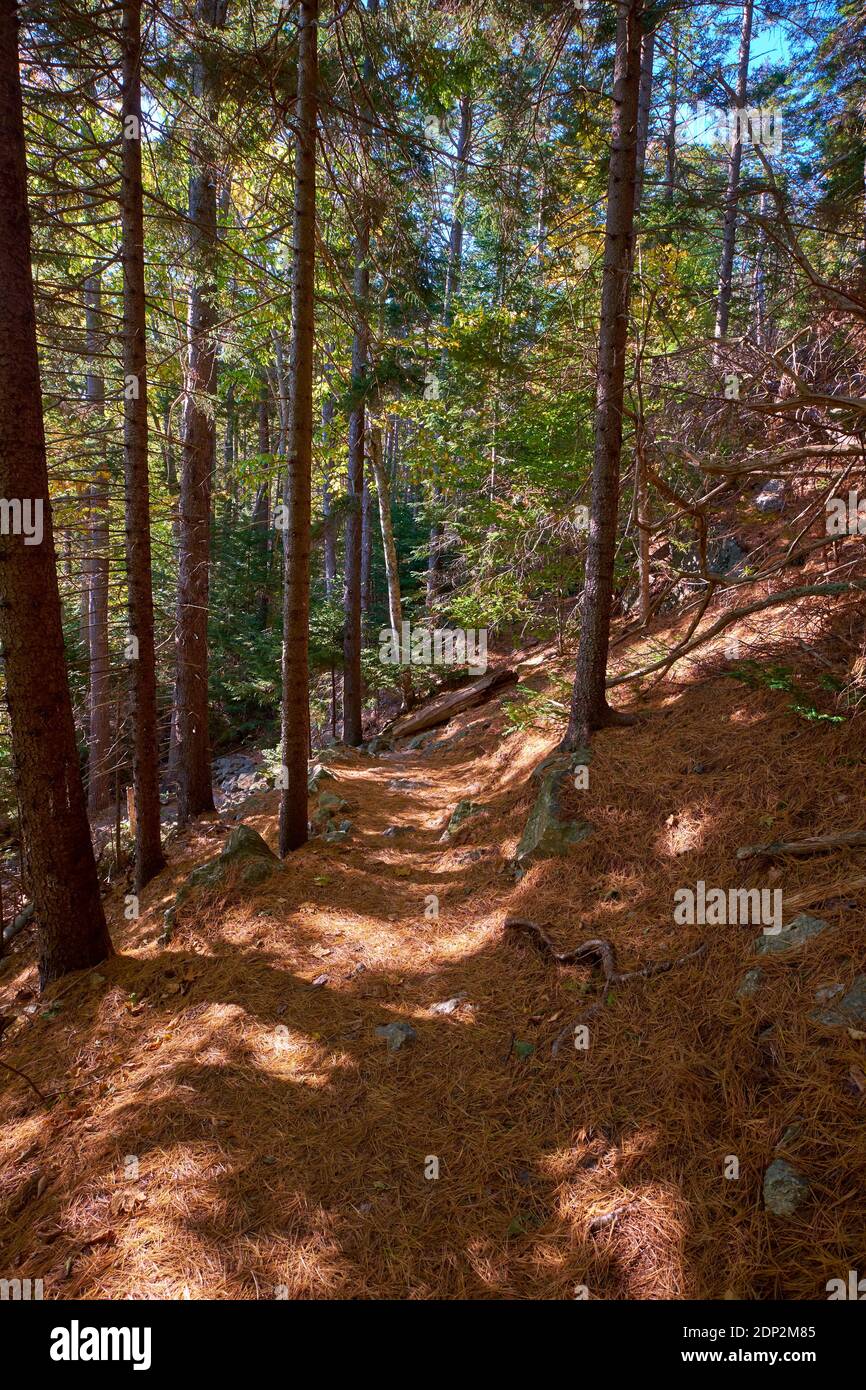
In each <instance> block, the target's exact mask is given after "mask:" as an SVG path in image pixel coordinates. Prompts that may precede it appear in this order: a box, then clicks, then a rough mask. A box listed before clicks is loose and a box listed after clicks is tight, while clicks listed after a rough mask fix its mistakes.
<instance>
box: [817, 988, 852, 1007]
mask: <svg viewBox="0 0 866 1390" xmlns="http://www.w3.org/2000/svg"><path fill="white" fill-rule="evenodd" d="M844 992H845V986H844V985H822V986H821V988H820V989H816V990H815V1003H816V1004H829V1002H830V1000H831V999H835V998H836V995H837V994H844Z"/></svg>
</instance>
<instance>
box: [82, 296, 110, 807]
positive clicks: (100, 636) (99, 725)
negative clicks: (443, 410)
mask: <svg viewBox="0 0 866 1390" xmlns="http://www.w3.org/2000/svg"><path fill="white" fill-rule="evenodd" d="M84 319H85V334H86V339H87V357H88V370H87V381H86V384H85V394H86V397H87V403H88V407H89V411H90V413H91V414H92V417H93V422H94V427H95V430H96V434H97V443H96V467H95V476H94V479H93V482H92V483H91V485H90V489H89V502H90V527H89V534H88V538H87V539H88V554H87V560H86V563H85V573H84V576H83V581H84V594H85V605H86V612H87V652H88V658H89V661H88V667H89V674H90V682H89V688H88V739H87V752H88V759H87V761H88V787H87V792H88V806H89V809H90V811H91V813H92V814H96V813H97V812H99V811H102V810H103V809H104V808H105V807H106V806H107V805H108V802H109V799H110V797H111V778H110V772H109V766H108V762H109V750H110V747H111V703H110V697H109V683H110V678H111V662H110V658H109V649H108V564H109V560H108V555H109V532H108V464H107V460H106V455H105V444H106V441H105V377H104V376H103V372H102V366H101V363H100V358H101V356H102V353H103V352H104V350H105V343H104V339H103V334H102V280H101V275H100V272H99V270H98V269H97V270H94V272H93V274H91V275H88V277H87V279H86V280H85V282H84Z"/></svg>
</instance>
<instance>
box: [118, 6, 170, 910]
mask: <svg viewBox="0 0 866 1390" xmlns="http://www.w3.org/2000/svg"><path fill="white" fill-rule="evenodd" d="M122 81H123V91H122V107H121V120H122V122H123V165H122V191H121V222H122V230H123V247H122V260H123V371H124V380H125V390H124V400H123V458H124V481H125V489H124V494H125V498H126V577H127V588H128V593H129V630H130V634H131V635H132V636H133V637H134V638H135V639H136V643H137V650H136V651H135V652H134V654H133V659H132V661H131V663H130V666H131V673H132V726H133V735H132V738H133V742H132V779H133V785H134V788H135V891H136V893H138V892H140V891H141V889H142V888H143V887H144V885H145V884H146V883H148V882H149V881H150V879H152V878H153V876H154V874H156V873H158V872H159V870H160V869H161V868H162V867H163V866H164V864H165V858H164V856H163V852H162V841H161V837H160V801H159V740H158V734H157V718H156V646H155V640H154V627H153V588H152V580H151V557H150V482H149V478H148V458H147V444H148V421H147V342H146V336H145V334H146V322H145V315H146V309H145V298H144V210H143V194H142V184H141V0H123V32H122Z"/></svg>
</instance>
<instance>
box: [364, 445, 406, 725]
mask: <svg viewBox="0 0 866 1390" xmlns="http://www.w3.org/2000/svg"><path fill="white" fill-rule="evenodd" d="M370 466H371V468H372V470H373V477H374V478H375V480H376V492H377V494H378V498H379V524H380V526H381V528H382V549H383V551H384V552H385V577H386V579H387V582H388V617H389V618H390V621H391V631H392V632H396V634H397V636H398V639H402V633H403V605H402V600H401V597H400V564H399V561H398V558H397V544H396V542H395V540H394V525H393V522H392V520H391V489H390V487H389V485H388V470H387V468H386V467H385V464H384V461H383V459H382V431H381V429H380V427H379V426H378V425H373V426H371V429H370ZM400 691H401V695H402V700H403V709H404V710H407V709H409V708H410V706H411V705H412V703H413V701H414V692H413V690H412V669H411V667H409V666H404V667H403V668H402V669H401V671H400Z"/></svg>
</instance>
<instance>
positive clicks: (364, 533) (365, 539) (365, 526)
mask: <svg viewBox="0 0 866 1390" xmlns="http://www.w3.org/2000/svg"><path fill="white" fill-rule="evenodd" d="M367 436H368V438H369V430H368V431H367ZM371 512H372V498H371V497H370V481H369V478H368V477H367V475H366V473H365V475H364V492H363V497H362V501H361V620H362V623H366V622H367V620H368V619H369V616H370V609H371V607H372V606H373V526H372V515H371Z"/></svg>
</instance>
